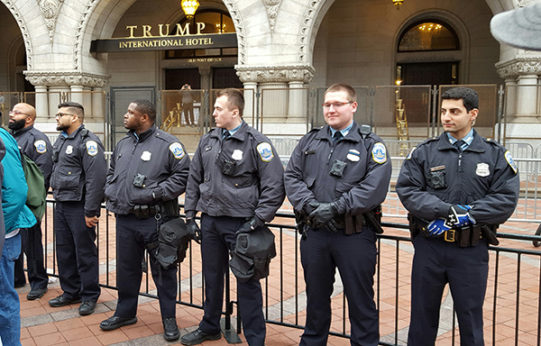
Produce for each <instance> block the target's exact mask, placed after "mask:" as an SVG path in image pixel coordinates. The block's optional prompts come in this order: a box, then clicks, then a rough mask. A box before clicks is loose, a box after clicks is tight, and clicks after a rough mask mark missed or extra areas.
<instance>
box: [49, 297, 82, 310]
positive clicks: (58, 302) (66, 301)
mask: <svg viewBox="0 0 541 346" xmlns="http://www.w3.org/2000/svg"><path fill="white" fill-rule="evenodd" d="M80 302H81V298H69V297H68V296H66V295H65V294H61V295H59V296H58V297H56V298H53V299H51V300H49V305H50V306H52V307H53V308H58V307H60V306H66V305H70V304H76V303H80Z"/></svg>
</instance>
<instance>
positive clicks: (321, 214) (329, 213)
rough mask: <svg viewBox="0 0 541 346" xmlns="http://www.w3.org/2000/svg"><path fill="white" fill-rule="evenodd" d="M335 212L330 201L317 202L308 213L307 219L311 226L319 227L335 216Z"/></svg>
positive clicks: (334, 207)
mask: <svg viewBox="0 0 541 346" xmlns="http://www.w3.org/2000/svg"><path fill="white" fill-rule="evenodd" d="M310 205H315V203H313V202H312V203H310ZM336 214H337V211H336V206H335V205H334V203H333V202H331V203H318V206H317V207H316V209H314V211H313V212H311V213H310V215H308V220H310V226H311V227H313V228H321V227H323V226H326V225H327V224H328V223H329V221H330V220H331V219H332V218H333V217H335V216H336Z"/></svg>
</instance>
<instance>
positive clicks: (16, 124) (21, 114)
mask: <svg viewBox="0 0 541 346" xmlns="http://www.w3.org/2000/svg"><path fill="white" fill-rule="evenodd" d="M35 121H36V109H35V108H34V107H33V106H32V105H29V104H28V103H17V104H16V105H15V106H13V109H12V110H11V112H9V123H8V127H9V128H10V129H11V130H12V131H17V130H20V129H22V128H25V127H29V126H32V125H34V122H35Z"/></svg>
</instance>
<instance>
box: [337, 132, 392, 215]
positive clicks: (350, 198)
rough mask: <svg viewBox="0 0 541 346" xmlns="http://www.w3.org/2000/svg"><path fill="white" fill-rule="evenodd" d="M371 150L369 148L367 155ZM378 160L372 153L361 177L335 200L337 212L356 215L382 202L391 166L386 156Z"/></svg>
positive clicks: (387, 185) (389, 177)
mask: <svg viewBox="0 0 541 346" xmlns="http://www.w3.org/2000/svg"><path fill="white" fill-rule="evenodd" d="M378 143H381V142H378ZM371 151H372V150H371V149H370V150H369V155H370V152H371ZM385 156H386V154H385ZM378 161H379V162H376V161H374V157H373V155H372V158H371V159H370V161H369V163H368V169H367V172H366V175H365V176H364V177H363V179H362V180H361V181H359V182H358V183H355V184H353V187H352V188H351V189H350V190H349V191H347V192H344V193H342V195H341V196H340V197H339V198H338V199H337V200H336V201H335V205H336V208H337V210H338V213H339V214H344V213H345V212H346V211H347V212H348V213H350V214H353V215H358V214H362V213H365V212H367V211H370V210H372V209H374V208H375V207H377V206H378V205H380V204H381V203H383V201H384V200H385V197H386V196H387V190H388V188H389V182H390V181H391V171H392V166H391V160H390V158H388V157H385V158H381V159H378Z"/></svg>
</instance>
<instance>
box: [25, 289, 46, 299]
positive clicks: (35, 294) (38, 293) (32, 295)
mask: <svg viewBox="0 0 541 346" xmlns="http://www.w3.org/2000/svg"><path fill="white" fill-rule="evenodd" d="M45 293H47V287H45V288H36V289H33V290H30V292H28V294H27V295H26V299H28V300H36V299H38V298H41V297H43V295H44V294H45Z"/></svg>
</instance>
